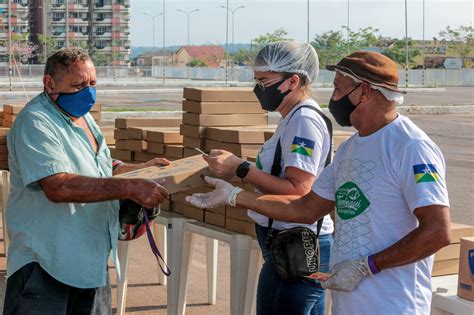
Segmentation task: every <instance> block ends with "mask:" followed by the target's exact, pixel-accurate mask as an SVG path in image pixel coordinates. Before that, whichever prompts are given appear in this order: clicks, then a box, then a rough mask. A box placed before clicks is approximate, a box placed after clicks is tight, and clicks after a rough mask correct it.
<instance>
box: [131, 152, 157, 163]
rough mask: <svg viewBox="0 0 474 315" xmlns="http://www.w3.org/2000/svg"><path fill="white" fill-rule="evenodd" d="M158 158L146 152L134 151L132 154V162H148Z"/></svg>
mask: <svg viewBox="0 0 474 315" xmlns="http://www.w3.org/2000/svg"><path fill="white" fill-rule="evenodd" d="M157 157H159V156H158V154H155V153H151V152H147V151H135V152H134V157H133V160H134V161H138V162H148V161H150V160H153V159H154V158H157Z"/></svg>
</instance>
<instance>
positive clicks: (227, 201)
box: [186, 176, 242, 209]
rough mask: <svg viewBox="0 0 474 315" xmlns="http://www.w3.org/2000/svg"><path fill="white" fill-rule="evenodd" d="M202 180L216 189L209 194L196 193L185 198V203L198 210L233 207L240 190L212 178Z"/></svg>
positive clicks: (207, 177)
mask: <svg viewBox="0 0 474 315" xmlns="http://www.w3.org/2000/svg"><path fill="white" fill-rule="evenodd" d="M204 180H205V181H206V182H207V183H208V184H211V185H213V186H215V187H216V189H215V190H214V191H211V192H209V193H197V194H194V195H192V196H187V197H186V201H187V202H189V203H190V204H192V205H194V206H196V207H198V208H203V209H205V208H216V207H220V206H225V205H230V206H234V207H235V199H236V196H237V194H238V193H239V192H241V191H242V188H240V187H235V186H232V185H231V184H229V183H228V182H226V181H224V180H222V179H217V178H214V177H209V176H206V177H204Z"/></svg>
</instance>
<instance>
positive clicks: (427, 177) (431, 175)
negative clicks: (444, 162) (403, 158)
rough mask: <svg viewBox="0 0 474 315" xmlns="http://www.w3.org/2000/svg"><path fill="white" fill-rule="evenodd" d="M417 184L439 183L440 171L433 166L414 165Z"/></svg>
mask: <svg viewBox="0 0 474 315" xmlns="http://www.w3.org/2000/svg"><path fill="white" fill-rule="evenodd" d="M413 172H414V173H415V180H416V183H417V184H418V183H426V182H437V181H438V179H439V175H438V171H437V170H436V168H435V167H434V165H433V164H417V165H413Z"/></svg>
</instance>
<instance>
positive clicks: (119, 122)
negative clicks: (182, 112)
mask: <svg viewBox="0 0 474 315" xmlns="http://www.w3.org/2000/svg"><path fill="white" fill-rule="evenodd" d="M180 124H181V119H180V118H167V117H166V118H153V119H148V118H117V119H115V128H118V129H127V128H130V127H179V125H180Z"/></svg>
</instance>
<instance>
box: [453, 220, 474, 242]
mask: <svg viewBox="0 0 474 315" xmlns="http://www.w3.org/2000/svg"><path fill="white" fill-rule="evenodd" d="M462 237H474V226H470V225H466V224H460V223H452V222H451V244H452V243H460V242H461V238H462Z"/></svg>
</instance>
